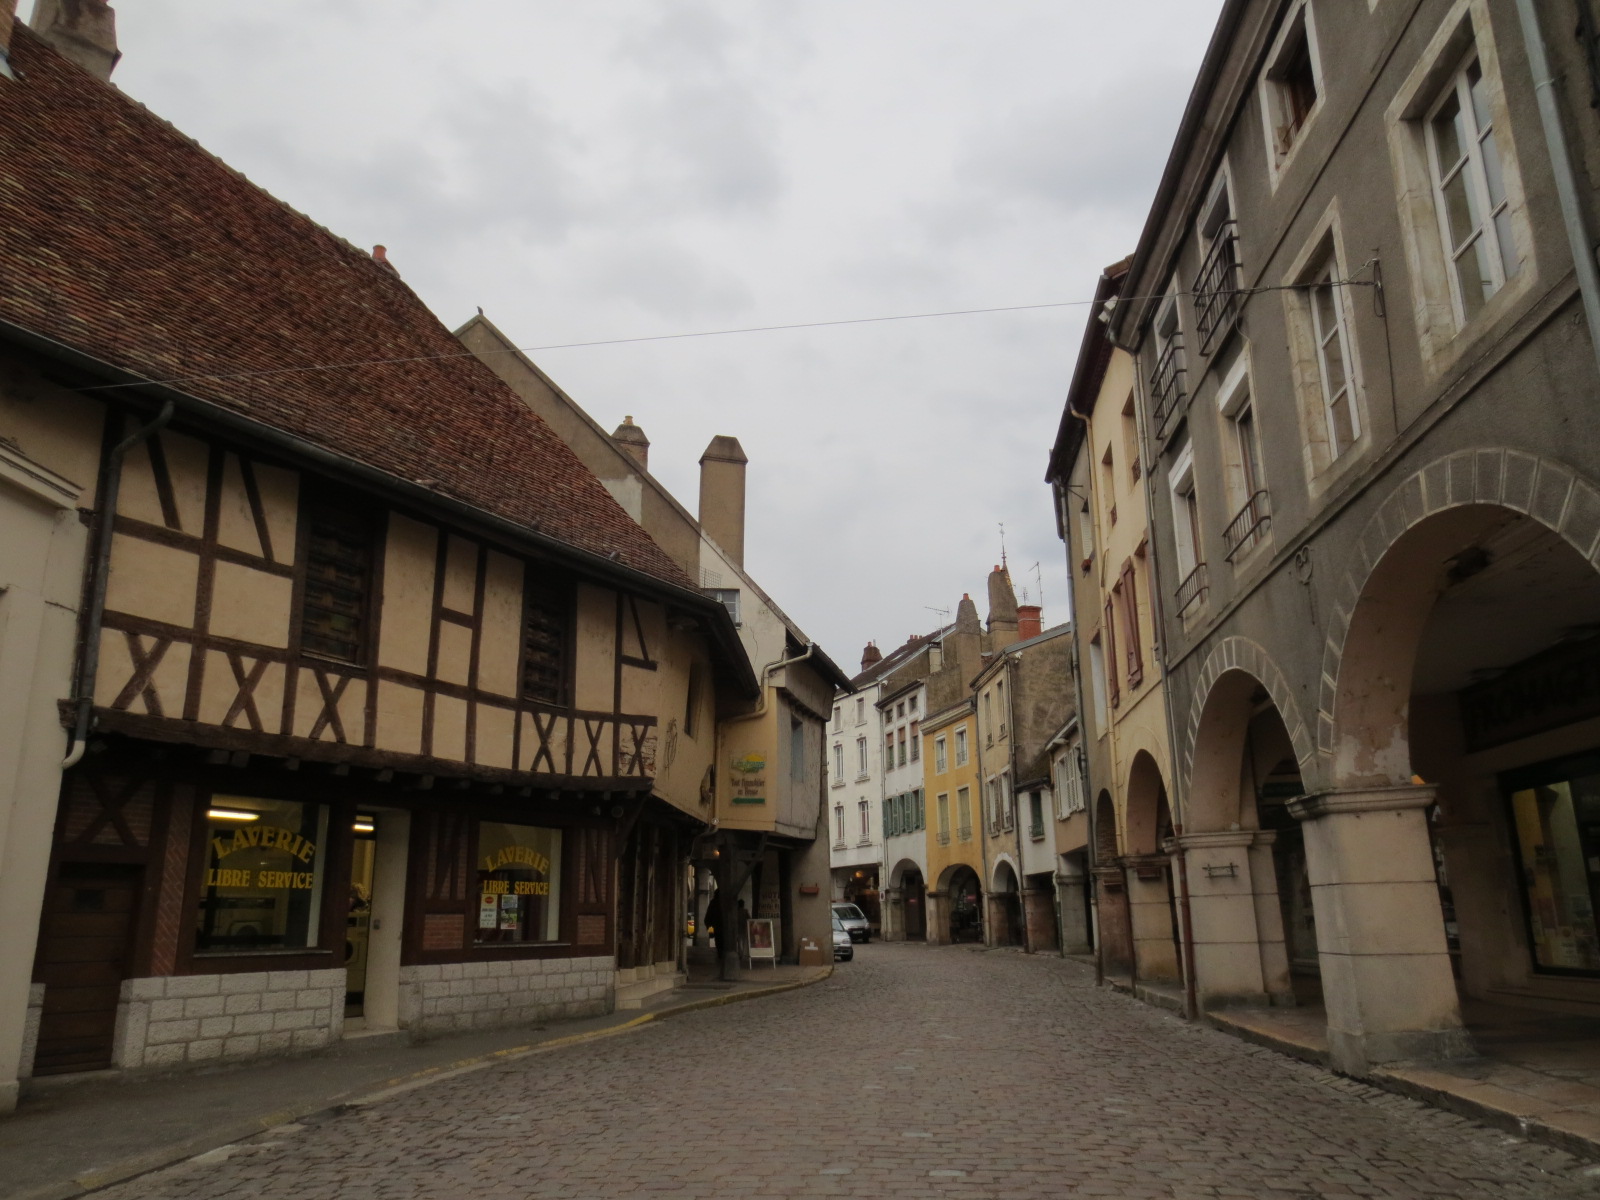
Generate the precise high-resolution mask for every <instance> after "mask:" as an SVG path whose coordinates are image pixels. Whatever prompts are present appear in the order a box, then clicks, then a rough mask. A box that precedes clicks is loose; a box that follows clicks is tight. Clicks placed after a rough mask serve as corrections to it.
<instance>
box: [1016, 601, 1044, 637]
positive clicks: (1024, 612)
mask: <svg viewBox="0 0 1600 1200" xmlns="http://www.w3.org/2000/svg"><path fill="white" fill-rule="evenodd" d="M1043 632H1044V614H1043V610H1042V609H1040V607H1039V606H1038V605H1037V604H1019V605H1017V637H1018V639H1020V640H1021V641H1024V642H1025V641H1027V640H1028V639H1029V638H1036V637H1038V636H1039V635H1040V634H1041V633H1043Z"/></svg>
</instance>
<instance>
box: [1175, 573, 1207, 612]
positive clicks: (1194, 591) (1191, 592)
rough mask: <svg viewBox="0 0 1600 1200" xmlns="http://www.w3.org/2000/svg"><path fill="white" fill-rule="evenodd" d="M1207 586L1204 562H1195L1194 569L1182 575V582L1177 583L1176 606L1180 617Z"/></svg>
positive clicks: (1203, 592)
mask: <svg viewBox="0 0 1600 1200" xmlns="http://www.w3.org/2000/svg"><path fill="white" fill-rule="evenodd" d="M1208 586H1209V585H1208V583H1207V581H1206V564H1205V563H1196V564H1195V567H1194V570H1192V571H1190V572H1189V574H1188V575H1186V576H1185V577H1184V580H1183V582H1182V583H1180V584H1179V585H1178V594H1177V607H1178V615H1179V616H1180V617H1181V616H1183V615H1184V614H1185V613H1187V612H1188V611H1189V609H1190V608H1191V607H1193V606H1194V604H1195V602H1196V601H1198V600H1199V599H1200V598H1201V597H1202V596H1204V595H1205V594H1206V588H1207V587H1208Z"/></svg>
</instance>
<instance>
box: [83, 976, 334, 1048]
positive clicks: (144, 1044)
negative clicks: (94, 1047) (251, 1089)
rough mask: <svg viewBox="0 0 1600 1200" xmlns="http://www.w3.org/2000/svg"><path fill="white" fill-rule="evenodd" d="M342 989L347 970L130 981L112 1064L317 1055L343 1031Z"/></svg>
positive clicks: (124, 991)
mask: <svg viewBox="0 0 1600 1200" xmlns="http://www.w3.org/2000/svg"><path fill="white" fill-rule="evenodd" d="M344 986H345V973H344V968H343V967H336V968H332V969H330V970H325V971H252V972H247V973H244V974H239V975H170V976H161V977H157V978H150V979H129V980H127V981H125V982H124V983H123V985H122V1002H121V1004H120V1006H119V1007H118V1010H117V1030H116V1041H115V1047H114V1049H113V1052H112V1053H113V1058H112V1061H113V1062H114V1063H115V1064H116V1065H117V1066H118V1067H121V1068H123V1069H124V1070H130V1071H132V1070H154V1069H165V1068H173V1067H182V1066H190V1065H198V1064H201V1063H208V1062H221V1061H237V1060H240V1059H246V1058H267V1057H272V1056H277V1055H285V1054H295V1053H300V1052H303V1051H307V1050H316V1049H319V1048H321V1047H324V1046H327V1045H329V1044H331V1043H333V1042H336V1041H338V1040H339V1038H340V1037H341V1036H342V1035H343V1033H344Z"/></svg>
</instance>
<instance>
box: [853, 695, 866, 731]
mask: <svg viewBox="0 0 1600 1200" xmlns="http://www.w3.org/2000/svg"><path fill="white" fill-rule="evenodd" d="M866 723H867V701H866V698H865V697H863V696H857V697H856V724H857V725H865V724H866Z"/></svg>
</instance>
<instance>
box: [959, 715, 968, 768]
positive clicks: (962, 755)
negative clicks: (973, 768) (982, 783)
mask: <svg viewBox="0 0 1600 1200" xmlns="http://www.w3.org/2000/svg"><path fill="white" fill-rule="evenodd" d="M966 765H967V727H966V726H965V725H963V726H962V727H961V728H960V729H958V730H956V766H958V767H964V766H966Z"/></svg>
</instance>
